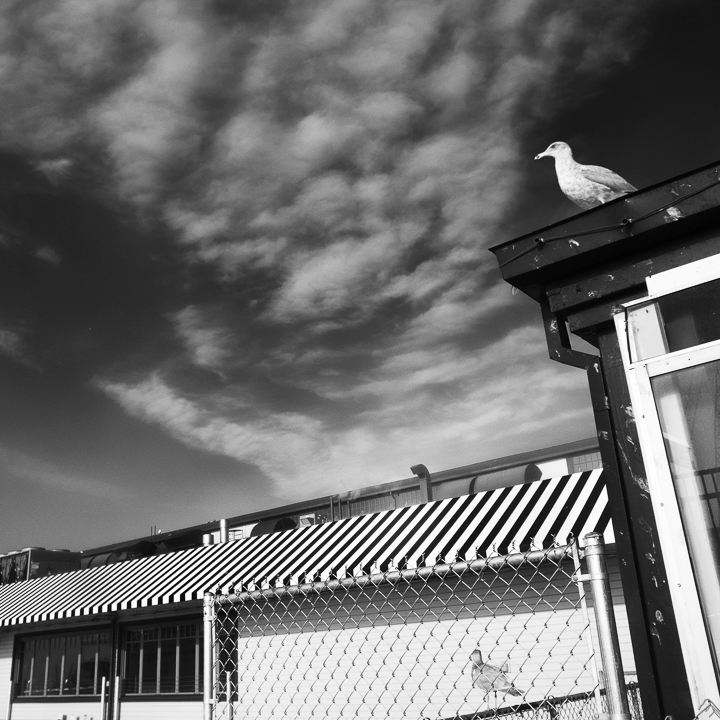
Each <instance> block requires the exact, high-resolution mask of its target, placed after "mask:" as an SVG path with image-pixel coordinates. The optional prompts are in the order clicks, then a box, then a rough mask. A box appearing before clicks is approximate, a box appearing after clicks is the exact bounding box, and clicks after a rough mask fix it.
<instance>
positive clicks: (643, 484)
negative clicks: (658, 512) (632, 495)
mask: <svg viewBox="0 0 720 720" xmlns="http://www.w3.org/2000/svg"><path fill="white" fill-rule="evenodd" d="M633 482H634V483H635V484H636V485H637V486H638V487H639V488H640V489H641V490H642V491H643V492H644V493H645V494H646V495H650V486H649V485H648V482H647V479H646V478H644V477H640V475H635V474H634V473H633Z"/></svg>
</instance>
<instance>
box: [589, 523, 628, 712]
mask: <svg viewBox="0 0 720 720" xmlns="http://www.w3.org/2000/svg"><path fill="white" fill-rule="evenodd" d="M585 560H586V562H587V569H588V575H589V580H590V587H591V589H592V594H593V606H594V608H595V624H596V626H597V633H598V641H599V644H600V657H601V659H602V665H603V672H604V675H605V693H606V697H607V704H608V718H609V720H630V709H629V707H628V702H627V692H626V690H625V675H624V673H623V666H622V659H621V657H620V641H619V640H618V632H617V625H616V624H615V614H614V612H613V605H612V596H611V595H610V580H609V578H608V573H607V563H606V562H605V542H604V541H603V538H602V535H600V533H590V534H588V535H586V536H585Z"/></svg>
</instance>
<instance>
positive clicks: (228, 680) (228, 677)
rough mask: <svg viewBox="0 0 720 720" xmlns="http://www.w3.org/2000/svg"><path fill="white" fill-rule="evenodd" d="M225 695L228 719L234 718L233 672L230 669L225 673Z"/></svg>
mask: <svg viewBox="0 0 720 720" xmlns="http://www.w3.org/2000/svg"><path fill="white" fill-rule="evenodd" d="M225 697H226V698H227V716H228V720H233V704H232V673H231V672H230V671H229V670H228V671H227V672H226V673H225Z"/></svg>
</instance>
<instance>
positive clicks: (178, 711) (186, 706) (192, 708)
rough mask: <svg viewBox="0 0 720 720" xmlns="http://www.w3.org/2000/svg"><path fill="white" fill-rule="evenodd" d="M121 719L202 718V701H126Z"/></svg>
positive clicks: (122, 708) (184, 719)
mask: <svg viewBox="0 0 720 720" xmlns="http://www.w3.org/2000/svg"><path fill="white" fill-rule="evenodd" d="M13 720H14V718H13ZM119 720H202V702H200V701H199V700H182V701H176V702H172V701H168V702H161V701H156V702H142V701H137V702H126V703H123V704H122V707H121V708H120V718H119Z"/></svg>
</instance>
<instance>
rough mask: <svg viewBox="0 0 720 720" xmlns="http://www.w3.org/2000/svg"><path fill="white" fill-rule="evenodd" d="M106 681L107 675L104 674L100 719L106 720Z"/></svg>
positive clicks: (101, 687) (101, 684)
mask: <svg viewBox="0 0 720 720" xmlns="http://www.w3.org/2000/svg"><path fill="white" fill-rule="evenodd" d="M106 682H107V681H106V679H105V676H104V675H103V676H102V678H101V680H100V720H105V701H106V700H107V692H106V688H105V684H106Z"/></svg>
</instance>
